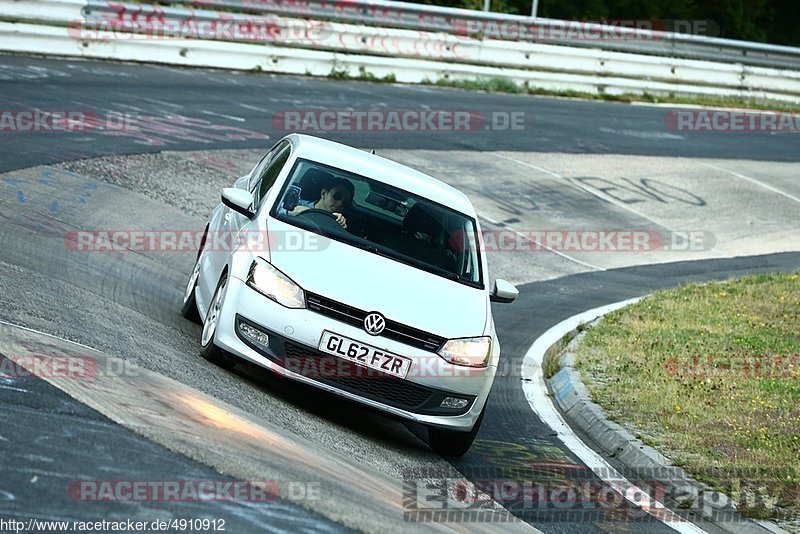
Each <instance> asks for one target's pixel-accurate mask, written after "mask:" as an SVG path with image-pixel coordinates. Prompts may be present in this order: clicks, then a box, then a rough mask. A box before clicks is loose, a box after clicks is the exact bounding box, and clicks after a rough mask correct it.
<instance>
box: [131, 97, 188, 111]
mask: <svg viewBox="0 0 800 534" xmlns="http://www.w3.org/2000/svg"><path fill="white" fill-rule="evenodd" d="M138 98H139V99H140V100H144V101H145V102H150V103H152V104H161V105H162V106H167V107H170V108H175V109H183V106H181V105H179V104H173V103H172V102H164V101H162V100H156V99H154V98H146V97H143V96H140V97H138Z"/></svg>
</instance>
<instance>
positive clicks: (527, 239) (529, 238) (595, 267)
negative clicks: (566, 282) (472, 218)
mask: <svg viewBox="0 0 800 534" xmlns="http://www.w3.org/2000/svg"><path fill="white" fill-rule="evenodd" d="M478 218H479V219H483V220H485V221H486V222H489V223H491V224H493V225H495V226H499V227H500V228H505V229H506V230H509V231H511V232H514V235H516V236H517V237H521V238H522V239H524V240H526V241H530V242H532V243H536V245H538V246H539V247H541V248H543V249H546V250H549V251H550V252H552V253H553V254H556V255H558V256H561V257H562V258H564V259H566V260H569V261H572V262H575V263H577V264H580V265H583V266H584V267H588V268H590V269H594V270H595V271H605V269H604V268H603V267H598V266H597V265H592V264H591V263H586V262H585V261H581V260H579V259H577V258H573V257H572V256H568V255H567V254H564V253H563V252H561V251H559V250H556V249H554V248H550V247H548V246H547V245H545V244H544V243H540V242H539V241H537V240H536V239H534V238H532V237H529V236H526V235H524V234H521V233H519V232H517V231H516V230H514V229H513V228H511V227H510V226H509V225H507V224H503V223H501V222H499V221H495V220H494V219H491V218H489V217H487V216H485V215H478Z"/></svg>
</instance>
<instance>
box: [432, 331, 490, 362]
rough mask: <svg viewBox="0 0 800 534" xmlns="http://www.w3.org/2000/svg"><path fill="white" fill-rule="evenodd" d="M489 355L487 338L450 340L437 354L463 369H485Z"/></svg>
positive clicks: (488, 338) (488, 340)
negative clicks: (461, 366)
mask: <svg viewBox="0 0 800 534" xmlns="http://www.w3.org/2000/svg"><path fill="white" fill-rule="evenodd" d="M491 353H492V338H490V337H489V336H482V337H467V338H462V339H450V340H448V341H447V343H445V344H444V346H443V347H442V348H441V349H439V352H438V354H439V356H441V357H442V358H444V359H445V360H446V361H447V362H449V363H452V364H453V365H463V366H465V367H486V366H487V365H488V362H489V355H490V354H491Z"/></svg>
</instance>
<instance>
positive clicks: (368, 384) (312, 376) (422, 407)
mask: <svg viewBox="0 0 800 534" xmlns="http://www.w3.org/2000/svg"><path fill="white" fill-rule="evenodd" d="M243 325H246V326H245V328H247V329H248V331H249V332H253V329H256V330H258V331H260V332H262V333H263V334H265V335H266V336H268V338H269V339H268V342H267V344H266V345H265V344H263V343H261V342H258V341H256V340H254V339H253V338H252V336H248V335H246V334H244V333H243V332H242V327H243ZM323 330H328V331H332V332H336V333H338V334H340V335H342V336H346V337H349V338H351V339H354V340H357V341H361V342H362V343H366V344H368V345H372V346H377V347H379V348H381V349H382V350H385V351H388V352H391V353H394V354H398V355H401V356H406V357H409V358H411V359H412V369H411V371H410V372H409V375H408V377H406V379H400V378H395V377H389V376H387V375H384V374H382V373H379V372H377V371H373V370H370V369H366V368H363V367H358V366H355V365H354V364H352V363H351V362H349V361H346V360H344V359H342V358H338V357H336V356H333V355H329V354H324V353H322V352H320V351H318V350H317V348H316V347H317V346H318V344H319V340H320V338H321V335H322V332H323ZM214 342H215V343H216V345H217V346H219V347H220V348H222V349H225V350H227V351H229V352H231V353H233V354H235V355H237V356H240V357H242V358H244V359H246V360H249V361H251V362H253V363H256V364H258V365H260V366H262V367H265V368H267V369H270V370H272V371H273V372H275V373H277V374H280V375H282V376H286V377H289V378H292V379H294V380H297V381H299V382H303V383H306V384H309V385H312V386H314V387H317V388H320V389H323V390H325V391H328V392H330V393H333V394H336V395H338V396H340V397H344V398H346V399H349V400H352V401H356V402H358V403H361V404H364V405H366V406H368V407H371V408H373V409H376V410H379V411H382V412H384V413H386V414H388V415H391V416H394V417H399V418H402V419H408V420H412V421H417V422H419V423H423V424H426V425H431V426H436V427H440V428H446V429H450V430H456V431H469V430H471V429H472V427H473V426H474V424H475V421H477V419H478V416H479V415H480V413H481V411H482V410H483V407H484V405H485V403H486V398H487V397H488V395H489V390H490V389H491V386H492V382H493V381H494V376H495V372H496V368H495V367H492V366H490V367H487V368H485V369H469V368H464V367H460V366H453V365H451V364H449V363H447V362H445V361H444V360H443V359H442V358H440V357H439V356H437V355H435V354H433V353H426V352H424V351H420V350H419V349H414V348H413V347H410V346H407V345H403V344H402V343H399V342H396V341H393V340H391V339H386V338H382V337H377V338H376V337H372V336H368V335H367V334H366V333H365V332H364V331H363V330H360V329H358V328H355V327H353V326H351V325H349V324H346V323H343V322H339V321H336V320H334V319H332V318H329V317H326V316H323V315H320V314H318V313H316V312H313V311H310V310H308V309H288V308H285V307H283V306H281V305H279V304H277V303H275V302H273V301H271V300H269V299H267V298H266V297H264V296H263V295H261V294H259V293H258V292H256V291H254V290H253V289H251V288H250V287H248V286H247V285H246V283H245V282H244V281H242V280H241V279H238V278H235V277H231V279H230V281H229V283H228V288H227V293H226V295H225V301H224V302H223V304H222V308H221V310H220V316H219V323H218V325H217V331H216V335H215V341H214ZM446 397H455V398H460V399H466V400H468V404H467V406H465V407H463V408H446V407H442V406H441V402H442V401H443V400H444V399H445V398H446Z"/></svg>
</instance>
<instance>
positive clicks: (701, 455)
mask: <svg viewBox="0 0 800 534" xmlns="http://www.w3.org/2000/svg"><path fill="white" fill-rule="evenodd" d="M775 362H782V364H783V367H781V368H779V369H776V368H774V367H773V366H774V364H775ZM576 367H577V368H578V369H579V370H580V371H581V375H582V376H583V378H584V380H585V381H586V384H587V387H588V388H589V391H590V392H591V394H592V397H593V398H594V400H595V401H596V402H597V403H598V404H600V405H601V406H603V408H605V409H606V411H607V412H608V413H609V415H610V417H611V418H612V419H614V420H617V421H619V422H621V423H623V425H624V426H627V427H628V428H629V429H631V430H632V431H633V432H634V433H636V434H644V435H646V436H648V442H650V443H651V444H652V445H654V446H655V447H656V448H658V449H659V450H661V451H662V452H664V453H665V454H666V455H667V456H668V457H670V458H671V459H672V460H673V461H674V462H675V463H676V465H680V466H682V467H684V468H686V469H687V470H688V471H689V472H691V473H693V474H694V475H695V476H696V477H697V478H698V479H700V480H702V481H704V482H707V483H709V484H711V485H712V486H715V487H720V488H722V489H723V491H725V490H726V489H727V491H728V492H729V493H733V495H732V496H733V497H734V498H737V497H738V498H739V500H741V501H743V502H742V504H741V509H742V511H743V513H745V514H746V515H749V516H751V517H759V518H769V517H798V516H800V489H798V488H800V274H798V273H794V274H769V275H757V276H751V277H746V278H741V279H738V280H731V281H728V282H725V283H720V284H706V285H690V286H685V287H681V288H678V289H674V290H670V291H665V292H660V293H656V294H655V295H653V296H651V297H650V298H647V299H645V300H643V301H641V302H639V303H637V304H635V305H632V306H629V307H627V308H625V309H623V310H620V311H617V312H614V313H611V314H609V315H607V316H606V317H605V318H604V319H603V321H602V322H601V323H600V325H599V326H597V327H595V328H592V329H590V330H589V332H588V334H587V336H586V339H585V340H584V342H583V344H582V345H581V346H580V347H579V349H578V355H577V362H576ZM754 469H755V470H763V469H766V470H769V475H768V476H754V477H748V476H746V475H740V474H741V473H748V472H750V471H752V470H754ZM737 484H738V486H737ZM748 491H750V493H747V492H748Z"/></svg>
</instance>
